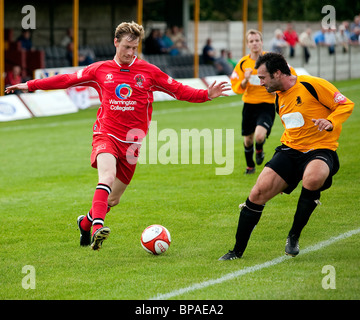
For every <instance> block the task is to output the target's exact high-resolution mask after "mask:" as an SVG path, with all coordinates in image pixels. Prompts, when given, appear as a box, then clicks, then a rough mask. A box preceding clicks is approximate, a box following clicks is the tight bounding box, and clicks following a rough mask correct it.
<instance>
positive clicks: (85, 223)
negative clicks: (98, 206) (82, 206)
mask: <svg viewBox="0 0 360 320" xmlns="http://www.w3.org/2000/svg"><path fill="white" fill-rule="evenodd" d="M92 223H93V218H92V216H91V209H90V211H89V212H88V213H87V214H86V216H85V217H84V219H82V220H81V222H80V227H81V229H83V230H84V231H90V229H91V226H92Z"/></svg>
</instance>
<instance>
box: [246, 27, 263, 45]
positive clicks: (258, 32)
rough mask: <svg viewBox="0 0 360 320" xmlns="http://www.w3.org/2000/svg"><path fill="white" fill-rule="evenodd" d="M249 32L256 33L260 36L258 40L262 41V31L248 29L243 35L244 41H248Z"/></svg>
mask: <svg viewBox="0 0 360 320" xmlns="http://www.w3.org/2000/svg"><path fill="white" fill-rule="evenodd" d="M250 34H258V35H259V36H260V40H261V41H263V38H262V33H261V32H260V31H259V30H255V29H250V30H249V31H248V32H246V36H245V38H246V42H247V41H248V37H249V35H250Z"/></svg>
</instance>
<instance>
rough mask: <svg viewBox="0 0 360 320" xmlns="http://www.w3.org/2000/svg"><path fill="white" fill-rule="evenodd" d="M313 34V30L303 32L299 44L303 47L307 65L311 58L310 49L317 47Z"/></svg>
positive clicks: (307, 29)
mask: <svg viewBox="0 0 360 320" xmlns="http://www.w3.org/2000/svg"><path fill="white" fill-rule="evenodd" d="M311 33H312V30H311V29H310V28H306V30H305V31H303V32H302V33H301V34H300V36H299V43H300V45H301V47H302V48H303V53H304V62H305V63H308V62H309V59H310V56H311V55H310V51H309V48H314V47H316V45H315V41H314V40H313V38H312V36H311Z"/></svg>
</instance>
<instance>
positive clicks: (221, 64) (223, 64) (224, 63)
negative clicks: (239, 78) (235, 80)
mask: <svg viewBox="0 0 360 320" xmlns="http://www.w3.org/2000/svg"><path fill="white" fill-rule="evenodd" d="M214 65H215V68H216V70H217V72H218V74H219V75H227V76H230V75H231V74H232V72H233V70H234V68H233V67H232V65H230V64H229V62H228V60H227V57H226V50H225V49H222V50H221V51H220V57H219V58H217V59H215V62H214Z"/></svg>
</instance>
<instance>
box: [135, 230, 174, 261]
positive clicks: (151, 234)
mask: <svg viewBox="0 0 360 320" xmlns="http://www.w3.org/2000/svg"><path fill="white" fill-rule="evenodd" d="M170 243H171V237H170V232H169V230H168V229H166V228H165V227H163V226H161V225H159V224H153V225H151V226H148V227H147V228H146V229H145V230H144V231H143V233H142V235H141V246H142V247H143V248H144V249H145V251H146V252H148V253H151V254H154V255H159V254H162V253H164V252H165V251H166V250H167V249H169V246H170Z"/></svg>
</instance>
